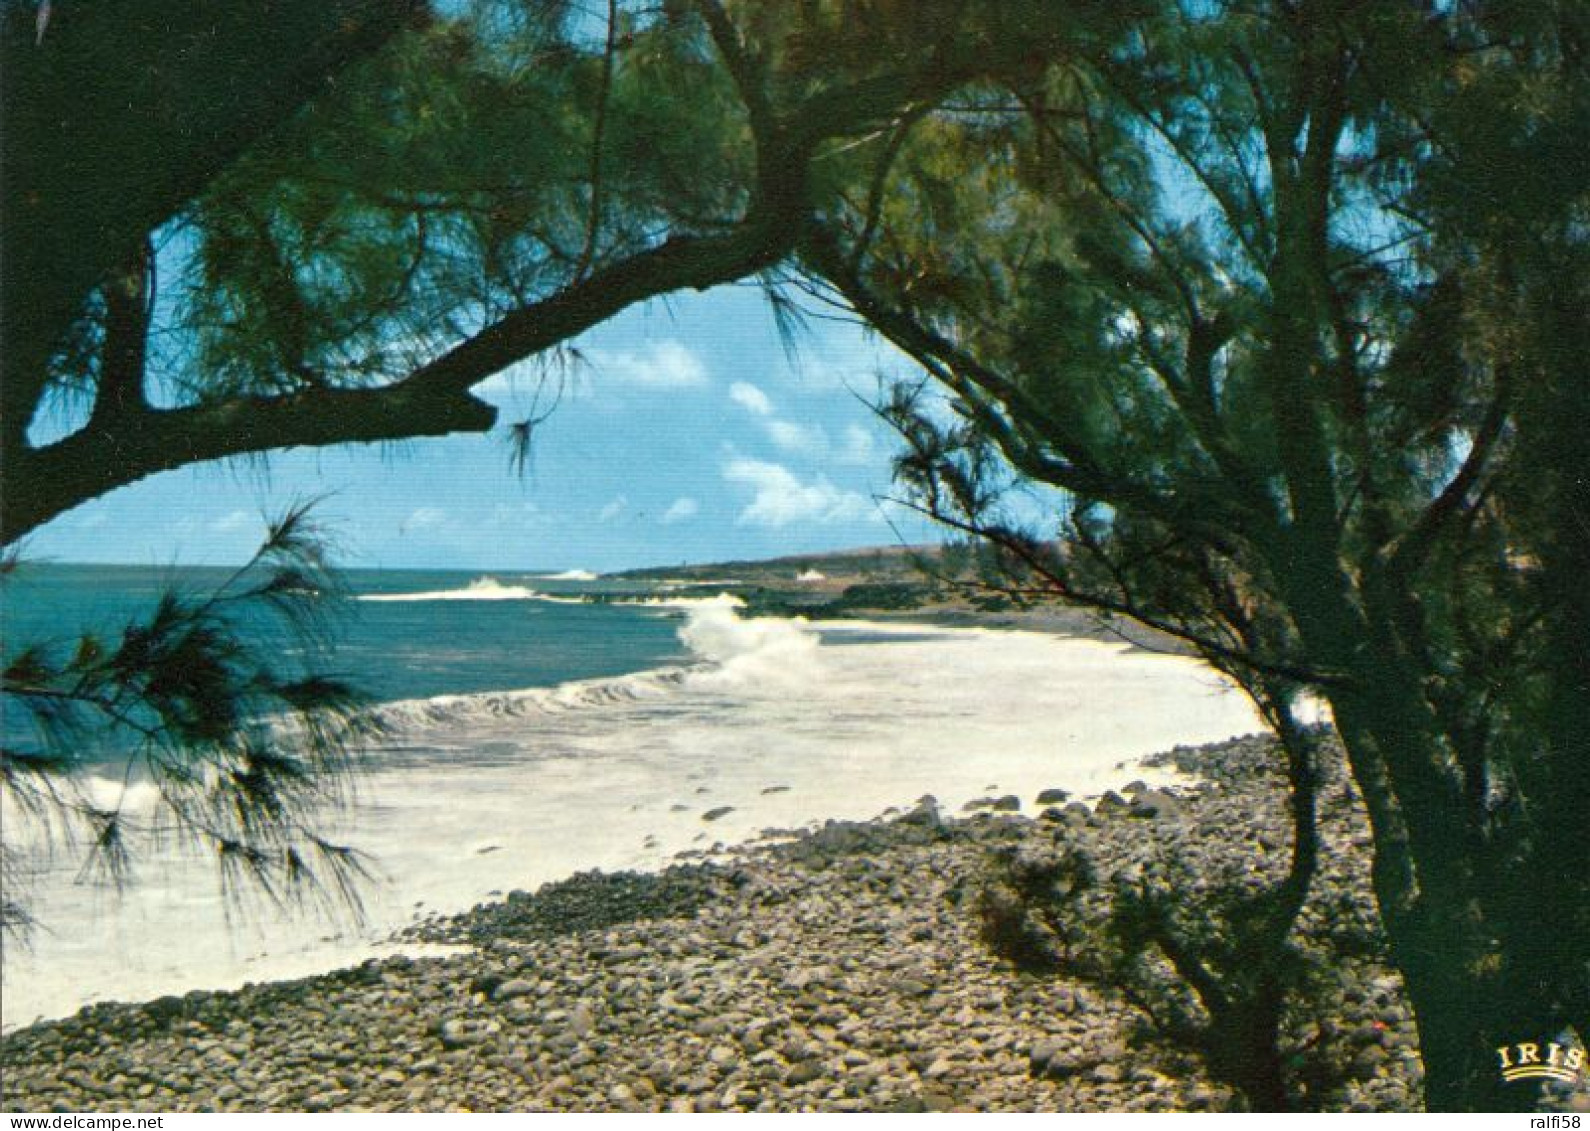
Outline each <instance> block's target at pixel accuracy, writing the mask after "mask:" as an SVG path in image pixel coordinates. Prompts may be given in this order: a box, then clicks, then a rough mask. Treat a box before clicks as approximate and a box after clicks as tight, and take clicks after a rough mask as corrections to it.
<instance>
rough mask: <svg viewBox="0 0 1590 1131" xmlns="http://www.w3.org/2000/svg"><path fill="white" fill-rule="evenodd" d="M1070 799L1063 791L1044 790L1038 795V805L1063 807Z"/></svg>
mask: <svg viewBox="0 0 1590 1131" xmlns="http://www.w3.org/2000/svg"><path fill="white" fill-rule="evenodd" d="M1070 799H1071V795H1070V794H1069V793H1067V792H1066V791H1065V790H1063V789H1046V790H1044V791H1043V792H1042V793H1040V794H1038V797H1037V802H1038V804H1039V805H1064V804H1065V803H1066V802H1067V801H1069V800H1070Z"/></svg>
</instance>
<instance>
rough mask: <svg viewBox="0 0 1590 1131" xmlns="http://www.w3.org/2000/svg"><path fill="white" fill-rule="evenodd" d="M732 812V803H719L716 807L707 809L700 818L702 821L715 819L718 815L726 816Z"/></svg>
mask: <svg viewBox="0 0 1590 1131" xmlns="http://www.w3.org/2000/svg"><path fill="white" fill-rule="evenodd" d="M732 812H734V806H733V805H719V806H718V807H717V808H716V809H708V810H707V811H706V812H705V813H703V814H701V819H702V820H703V821H716V820H717V819H718V818H719V817H727V816H728V815H729V814H730V813H732Z"/></svg>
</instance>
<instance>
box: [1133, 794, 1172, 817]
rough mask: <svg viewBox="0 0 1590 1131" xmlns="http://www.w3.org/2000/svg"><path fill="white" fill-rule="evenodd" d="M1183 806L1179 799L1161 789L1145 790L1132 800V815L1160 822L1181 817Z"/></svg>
mask: <svg viewBox="0 0 1590 1131" xmlns="http://www.w3.org/2000/svg"><path fill="white" fill-rule="evenodd" d="M1183 808H1185V806H1184V805H1183V804H1182V801H1181V799H1180V798H1178V797H1175V796H1174V795H1172V794H1169V793H1166V792H1165V791H1164V790H1162V789H1147V790H1144V791H1142V792H1141V793H1139V794H1137V795H1136V796H1135V797H1133V798H1132V815H1133V816H1134V817H1146V818H1149V819H1151V820H1162V819H1165V818H1170V817H1177V816H1180V815H1181V812H1182V809H1183Z"/></svg>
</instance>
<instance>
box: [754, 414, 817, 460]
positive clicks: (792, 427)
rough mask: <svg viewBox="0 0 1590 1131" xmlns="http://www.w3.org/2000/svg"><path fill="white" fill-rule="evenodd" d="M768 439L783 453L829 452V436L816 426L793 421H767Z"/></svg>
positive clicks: (811, 454)
mask: <svg viewBox="0 0 1590 1131" xmlns="http://www.w3.org/2000/svg"><path fill="white" fill-rule="evenodd" d="M766 427H767V436H768V439H770V440H772V441H773V445H774V447H776V448H778V450H779V451H781V452H790V453H793V454H799V455H809V456H816V455H822V454H823V453H824V452H826V451H827V450H828V435H827V433H825V432H824V431H823V430H822V429H821V428H820V427H818V426H817V425H815V424H796V423H795V422H794V421H791V420H769V421H766Z"/></svg>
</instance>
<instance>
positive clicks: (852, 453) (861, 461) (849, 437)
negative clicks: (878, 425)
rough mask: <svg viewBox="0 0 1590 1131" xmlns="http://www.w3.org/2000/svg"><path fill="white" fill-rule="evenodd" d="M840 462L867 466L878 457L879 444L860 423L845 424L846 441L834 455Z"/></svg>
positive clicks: (855, 465) (853, 465)
mask: <svg viewBox="0 0 1590 1131" xmlns="http://www.w3.org/2000/svg"><path fill="white" fill-rule="evenodd" d="M834 458H835V459H836V460H837V461H838V462H840V463H842V464H847V465H849V466H852V467H860V466H865V465H867V464H870V463H872V462H873V461H874V460H876V459H877V458H878V445H877V444H876V443H875V442H874V441H873V438H872V433H871V432H869V431H867V430H866V429H865V428H863V427H862V426H861V425H859V424H847V425H845V443H844V446H843V447H841V448H840V449H839V452H838V454H837V455H836V456H835V457H834Z"/></svg>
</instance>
